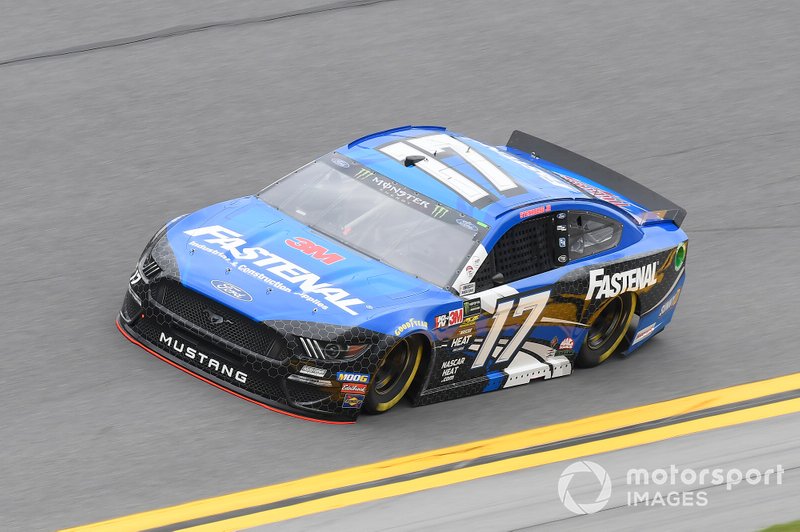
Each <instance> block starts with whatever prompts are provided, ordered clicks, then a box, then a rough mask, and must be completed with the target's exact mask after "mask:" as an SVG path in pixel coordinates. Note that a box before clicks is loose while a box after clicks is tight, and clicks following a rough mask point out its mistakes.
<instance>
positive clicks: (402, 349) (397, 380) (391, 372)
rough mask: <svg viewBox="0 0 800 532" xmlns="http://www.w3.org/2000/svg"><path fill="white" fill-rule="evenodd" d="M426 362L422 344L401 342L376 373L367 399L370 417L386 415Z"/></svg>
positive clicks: (405, 340)
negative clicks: (424, 361) (423, 361)
mask: <svg viewBox="0 0 800 532" xmlns="http://www.w3.org/2000/svg"><path fill="white" fill-rule="evenodd" d="M421 360H422V342H421V341H420V340H419V339H417V338H414V337H410V338H404V339H403V340H400V341H399V342H397V343H396V344H395V345H394V347H392V349H391V350H390V351H389V353H388V354H387V355H386V356H385V357H384V359H383V362H382V363H381V365H380V366H379V367H378V371H377V372H376V373H375V378H374V379H373V381H372V386H371V387H370V390H369V392H368V393H367V396H366V398H365V399H364V410H365V411H366V412H369V413H370V414H381V413H383V412H386V411H387V410H389V409H390V408H392V407H393V406H394V405H396V404H397V403H398V402H400V399H402V398H403V396H404V395H405V394H406V392H407V391H408V388H409V386H411V383H412V382H413V381H414V377H415V376H416V375H417V370H418V369H419V365H420V361H421Z"/></svg>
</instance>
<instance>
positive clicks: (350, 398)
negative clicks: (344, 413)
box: [342, 393, 364, 408]
mask: <svg viewBox="0 0 800 532" xmlns="http://www.w3.org/2000/svg"><path fill="white" fill-rule="evenodd" d="M363 403H364V396H363V395H353V394H350V393H348V394H346V395H345V396H344V400H343V401H342V408H361V405H362V404H363Z"/></svg>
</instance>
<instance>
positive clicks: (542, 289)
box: [470, 211, 568, 384]
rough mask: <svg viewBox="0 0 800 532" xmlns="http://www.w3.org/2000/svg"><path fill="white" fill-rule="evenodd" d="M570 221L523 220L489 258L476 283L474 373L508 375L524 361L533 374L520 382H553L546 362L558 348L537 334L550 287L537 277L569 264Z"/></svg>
mask: <svg viewBox="0 0 800 532" xmlns="http://www.w3.org/2000/svg"><path fill="white" fill-rule="evenodd" d="M524 214H525V211H523V212H522V213H521V214H520V216H521V217H522V216H523V215H524ZM566 219H567V213H566V212H546V213H543V214H539V215H537V216H530V217H526V218H523V219H521V221H520V222H519V223H517V224H515V225H513V226H512V227H510V228H509V229H508V230H507V231H506V232H505V233H504V234H503V235H502V236H501V237H500V238H499V239H498V241H497V242H496V244H495V245H494V246H493V247H492V249H491V250H490V251H489V253H488V254H487V257H486V259H485V260H484V262H483V264H482V265H481V267H480V268H479V270H478V271H477V272H476V274H475V276H474V278H473V280H474V282H475V285H476V293H477V297H478V298H479V299H480V304H481V310H482V316H481V318H482V319H480V320H479V321H478V322H477V323H476V328H475V341H474V343H473V344H472V345H471V346H470V352H472V353H475V358H474V359H473V361H472V364H471V370H473V371H477V370H479V369H482V370H483V372H485V373H486V374H490V373H492V372H499V371H504V370H506V369H507V368H508V367H509V366H512V365H513V364H514V360H515V359H517V358H520V359H524V361H525V367H526V368H529V370H530V371H525V372H521V373H520V374H521V375H522V374H525V375H524V376H523V377H522V378H521V379H520V380H525V379H526V378H527V377H528V376H529V377H530V378H539V377H550V376H553V371H554V368H553V367H552V365H549V364H548V363H547V361H546V360H545V359H547V358H551V356H552V354H553V352H554V349H553V346H551V345H549V340H547V341H546V342H543V341H542V339H534V338H532V334H531V333H532V331H533V330H534V328H535V327H536V323H537V321H538V320H539V318H540V317H541V314H542V312H543V311H544V308H545V306H546V305H547V302H548V300H549V298H550V288H549V286H547V285H543V284H542V280H541V279H540V278H537V276H538V275H539V274H542V273H544V272H547V271H550V270H552V269H554V268H557V267H558V266H559V265H561V264H564V263H566V262H567V255H568V252H567V246H568V239H567V223H566ZM560 226H562V227H560ZM559 259H561V260H559ZM520 353H522V354H523V355H522V356H521V357H520V356H518V355H519V354H520ZM512 370H513V367H512ZM512 373H516V372H514V371H512ZM528 373H530V375H528ZM509 375H511V374H510V373H509ZM528 380H530V379H528ZM528 380H525V382H528ZM523 383H524V382H519V384H523Z"/></svg>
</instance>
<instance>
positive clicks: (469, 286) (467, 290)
mask: <svg viewBox="0 0 800 532" xmlns="http://www.w3.org/2000/svg"><path fill="white" fill-rule="evenodd" d="M474 293H475V283H464V284H462V285H461V288H459V289H458V295H460V296H461V297H464V296H471V295H472V294H474Z"/></svg>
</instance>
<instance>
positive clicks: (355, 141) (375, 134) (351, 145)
mask: <svg viewBox="0 0 800 532" xmlns="http://www.w3.org/2000/svg"><path fill="white" fill-rule="evenodd" d="M407 129H431V130H433V131H447V128H446V127H442V126H400V127H395V128H392V129H387V130H386V131H378V132H377V133H370V134H369V135H365V136H363V137H361V138H358V139H356V140H354V141H353V142H351V143H350V144H348V145H347V147H348V148H352V147H353V146H355V145H356V144H358V143H360V142H364V141H365V140H369V139H372V138H375V137H380V136H382V135H386V134H388V133H394V132H396V131H405V130H407Z"/></svg>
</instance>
